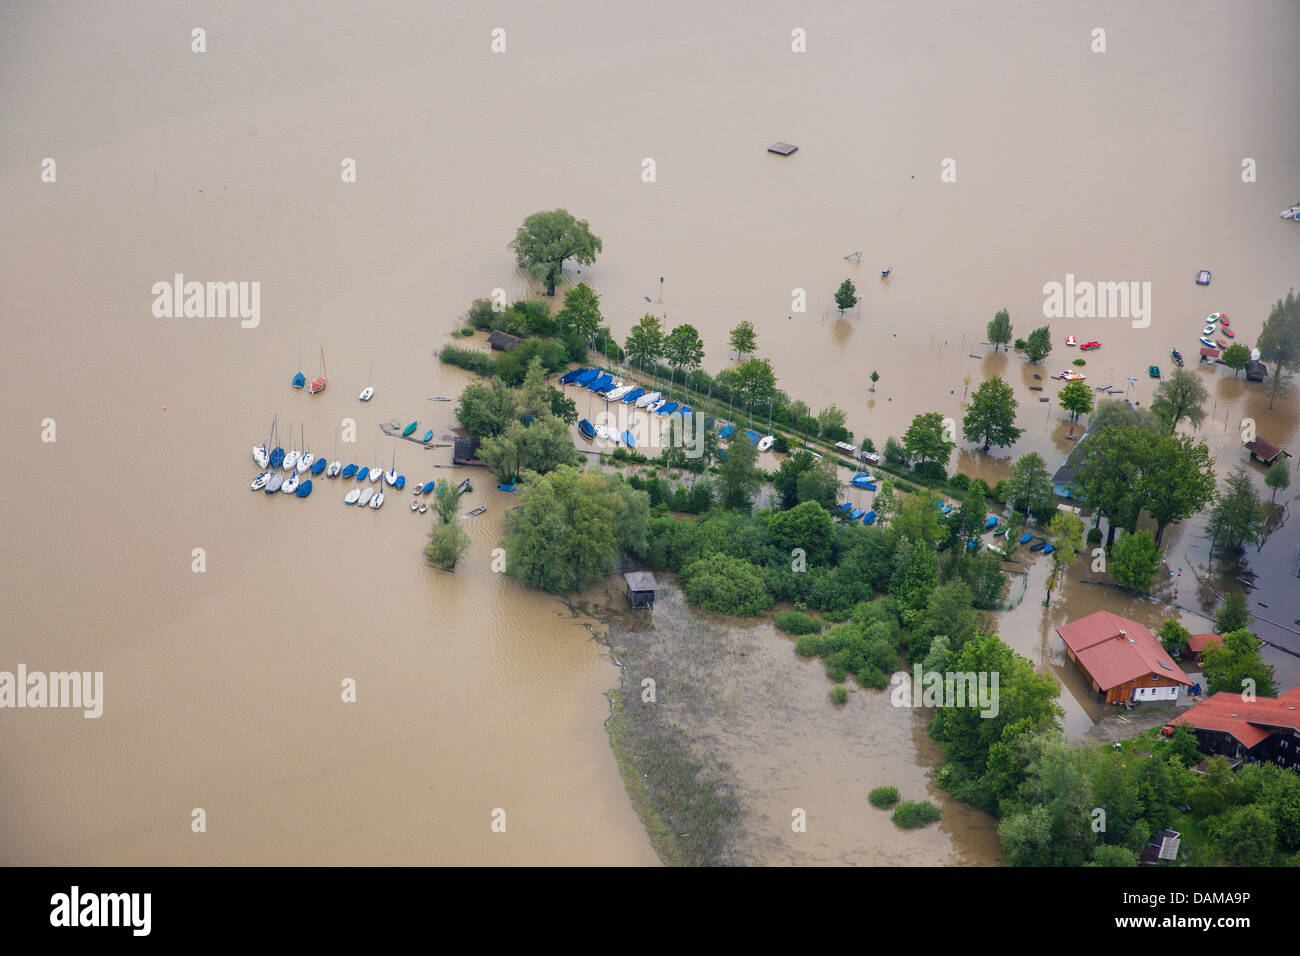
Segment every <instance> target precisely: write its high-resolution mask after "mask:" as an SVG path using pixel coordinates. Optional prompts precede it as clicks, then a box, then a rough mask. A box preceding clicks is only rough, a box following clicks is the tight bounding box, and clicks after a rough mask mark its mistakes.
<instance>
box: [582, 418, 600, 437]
mask: <svg viewBox="0 0 1300 956" xmlns="http://www.w3.org/2000/svg"><path fill="white" fill-rule="evenodd" d="M578 431H579V432H581V433H582V437H583V438H595V437H596V429H595V427H594V426H593V425H592V424H591V422H589V421H587V420H586V419H585V418H584V419H583V420H582V421H580V422H578Z"/></svg>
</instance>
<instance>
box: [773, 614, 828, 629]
mask: <svg viewBox="0 0 1300 956" xmlns="http://www.w3.org/2000/svg"><path fill="white" fill-rule="evenodd" d="M772 623H773V624H775V625H776V626H777V628H778V629H779V630H782V631H785V632H786V633H787V634H820V633H821V631H822V622H821V621H819V620H817V618H815V617H813V616H811V615H809V614H805V613H803V611H782V612H781V613H780V614H778V615H776V616H775V617H774V618H772Z"/></svg>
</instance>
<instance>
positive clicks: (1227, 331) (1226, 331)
mask: <svg viewBox="0 0 1300 956" xmlns="http://www.w3.org/2000/svg"><path fill="white" fill-rule="evenodd" d="M1219 331H1220V332H1222V333H1223V334H1224V335H1226V336H1227V337H1228V338H1230V339H1235V338H1236V336H1235V335H1233V334H1232V329H1230V328H1228V327H1227V326H1226V325H1225V326H1223V327H1222V328H1220V329H1219Z"/></svg>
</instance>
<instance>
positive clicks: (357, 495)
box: [343, 488, 361, 505]
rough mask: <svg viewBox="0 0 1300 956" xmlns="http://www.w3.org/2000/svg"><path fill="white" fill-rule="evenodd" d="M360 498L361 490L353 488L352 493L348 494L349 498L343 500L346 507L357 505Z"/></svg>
mask: <svg viewBox="0 0 1300 956" xmlns="http://www.w3.org/2000/svg"><path fill="white" fill-rule="evenodd" d="M360 497H361V489H360V488H353V489H352V490H351V491H349V492H348V494H347V497H346V498H344V499H343V503H344V504H345V505H351V504H356V501H357V499H358V498H360Z"/></svg>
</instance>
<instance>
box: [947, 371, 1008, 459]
mask: <svg viewBox="0 0 1300 956" xmlns="http://www.w3.org/2000/svg"><path fill="white" fill-rule="evenodd" d="M1017 404H1018V403H1017V402H1016V399H1015V396H1014V395H1013V393H1012V391H1011V386H1010V385H1008V384H1007V383H1006V382H1004V381H1002V379H1001V378H998V377H996V376H995V377H994V378H991V379H989V380H988V381H986V382H983V383H981V384H980V387H979V388H977V389H975V394H974V395H972V396H971V400H970V407H969V408H968V409H967V410H966V416H965V418H963V419H962V423H961V432H962V436H963V437H964V438H965V439H966V440H967V441H974V442H979V443H980V444H981V445H982V446H983V448H984V450H985V451H988V450H989V446H990V445H997V446H998V447H999V448H1005V447H1007V446H1008V445H1014V444H1015V443H1016V440H1017V439H1019V438H1020V435H1021V431H1022V429H1019V428H1017V427H1016V425H1015V421H1016V406H1017Z"/></svg>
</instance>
